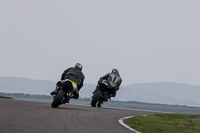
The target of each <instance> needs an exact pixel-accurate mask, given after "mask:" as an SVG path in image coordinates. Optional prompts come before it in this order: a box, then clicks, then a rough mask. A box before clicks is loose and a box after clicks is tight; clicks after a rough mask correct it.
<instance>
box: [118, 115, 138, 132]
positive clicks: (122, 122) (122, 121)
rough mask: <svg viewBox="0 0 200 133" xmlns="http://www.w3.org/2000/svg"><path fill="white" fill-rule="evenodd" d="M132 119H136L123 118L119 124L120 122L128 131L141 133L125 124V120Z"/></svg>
mask: <svg viewBox="0 0 200 133" xmlns="http://www.w3.org/2000/svg"><path fill="white" fill-rule="evenodd" d="M131 117H134V116H127V117H124V118H121V119H119V121H118V122H119V123H120V124H121V125H122V126H124V127H126V128H128V129H129V130H131V131H134V132H135V133H141V132H139V131H137V130H135V129H133V128H131V127H129V126H128V125H126V124H125V123H124V120H125V119H128V118H131Z"/></svg>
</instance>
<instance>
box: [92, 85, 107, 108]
mask: <svg viewBox="0 0 200 133" xmlns="http://www.w3.org/2000/svg"><path fill="white" fill-rule="evenodd" d="M98 86H99V87H98V88H99V89H98V90H97V91H96V92H95V93H94V94H93V96H92V101H91V106H92V107H96V106H98V107H101V106H102V105H103V102H104V101H108V98H110V96H109V94H110V88H109V85H108V83H107V82H106V81H102V82H100V83H99V84H98Z"/></svg>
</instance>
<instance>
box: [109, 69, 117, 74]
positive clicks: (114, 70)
mask: <svg viewBox="0 0 200 133" xmlns="http://www.w3.org/2000/svg"><path fill="white" fill-rule="evenodd" d="M111 73H114V74H116V75H119V71H118V70H117V69H113V70H112V72H111Z"/></svg>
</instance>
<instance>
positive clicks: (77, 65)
mask: <svg viewBox="0 0 200 133" xmlns="http://www.w3.org/2000/svg"><path fill="white" fill-rule="evenodd" d="M75 67H76V68H78V69H80V70H82V69H83V66H82V65H81V64H80V63H76V65H75Z"/></svg>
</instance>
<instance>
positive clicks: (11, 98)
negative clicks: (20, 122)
mask: <svg viewBox="0 0 200 133" xmlns="http://www.w3.org/2000/svg"><path fill="white" fill-rule="evenodd" d="M0 98H5V99H13V98H12V97H5V96H0Z"/></svg>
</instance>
